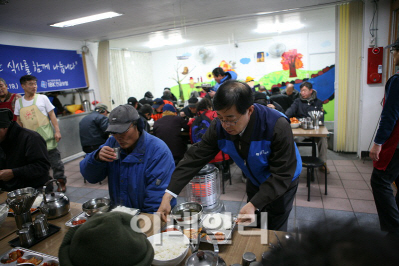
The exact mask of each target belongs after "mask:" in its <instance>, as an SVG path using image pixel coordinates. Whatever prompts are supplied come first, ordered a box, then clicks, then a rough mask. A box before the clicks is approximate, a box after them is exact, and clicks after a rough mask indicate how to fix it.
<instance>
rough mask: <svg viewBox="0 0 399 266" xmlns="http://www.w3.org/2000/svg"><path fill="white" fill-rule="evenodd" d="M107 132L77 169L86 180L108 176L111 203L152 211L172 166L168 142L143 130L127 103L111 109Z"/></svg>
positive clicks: (167, 180)
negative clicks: (104, 141) (108, 136)
mask: <svg viewBox="0 0 399 266" xmlns="http://www.w3.org/2000/svg"><path fill="white" fill-rule="evenodd" d="M107 132H109V133H111V135H112V136H111V137H110V138H108V140H107V142H106V143H105V144H104V145H102V146H101V147H100V148H99V149H98V150H97V151H95V152H92V153H90V154H88V155H87V156H86V158H85V159H83V160H82V161H81V162H80V172H81V173H82V175H83V177H84V178H85V179H86V180H87V181H89V182H90V183H97V182H100V181H102V180H104V179H105V178H106V177H107V176H108V187H109V194H110V196H111V201H112V202H113V204H117V205H122V206H126V207H131V208H138V209H140V210H141V211H142V212H146V213H153V212H155V211H156V210H157V209H158V207H159V204H160V203H161V200H162V195H163V193H164V191H165V189H166V188H167V186H168V185H169V182H170V178H171V175H172V173H173V170H174V168H175V163H174V160H173V156H172V153H171V152H170V150H169V148H168V146H166V144H165V143H164V142H163V141H162V140H160V139H158V138H156V137H154V136H152V135H150V134H148V133H147V132H146V131H145V130H143V123H142V121H141V119H140V116H139V114H138V112H137V111H136V109H134V107H133V106H131V105H129V104H125V105H120V106H118V107H116V108H115V109H114V110H112V112H111V113H110V115H109V126H108V128H107ZM114 148H120V153H119V154H116V153H115V151H114ZM175 204H176V201H173V202H172V205H175Z"/></svg>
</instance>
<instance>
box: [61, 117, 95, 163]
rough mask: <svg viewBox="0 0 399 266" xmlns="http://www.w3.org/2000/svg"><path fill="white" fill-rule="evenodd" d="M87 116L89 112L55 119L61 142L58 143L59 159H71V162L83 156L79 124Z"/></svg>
mask: <svg viewBox="0 0 399 266" xmlns="http://www.w3.org/2000/svg"><path fill="white" fill-rule="evenodd" d="M88 114H90V112H86V113H80V114H73V115H67V116H59V117H57V120H58V125H59V127H60V131H61V140H60V142H58V150H59V151H60V152H61V159H63V160H64V159H65V158H69V157H71V160H73V159H75V158H77V157H79V156H81V155H83V154H84V153H83V151H82V146H81V145H80V137H79V122H80V120H82V119H83V118H84V117H85V116H86V115H88ZM74 157H75V158H74Z"/></svg>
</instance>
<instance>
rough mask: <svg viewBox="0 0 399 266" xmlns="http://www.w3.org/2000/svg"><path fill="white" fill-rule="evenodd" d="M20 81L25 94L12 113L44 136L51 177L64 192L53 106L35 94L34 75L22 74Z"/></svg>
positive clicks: (35, 81) (19, 121) (58, 137)
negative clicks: (51, 170) (51, 172)
mask: <svg viewBox="0 0 399 266" xmlns="http://www.w3.org/2000/svg"><path fill="white" fill-rule="evenodd" d="M20 83H21V86H22V89H23V90H24V92H25V95H24V97H22V98H21V99H19V100H18V101H16V103H15V110H14V114H15V115H16V116H17V122H18V124H20V126H22V127H24V128H27V129H30V130H33V131H36V132H38V133H39V134H40V135H41V136H42V137H43V138H44V140H45V141H46V145H47V151H48V155H49V161H50V164H51V168H52V169H53V177H54V179H57V180H58V182H59V183H60V185H61V191H62V192H65V191H66V186H65V184H66V176H65V174H64V164H63V163H62V161H61V154H60V152H59V151H58V149H57V142H59V141H60V139H61V133H60V128H59V126H58V121H57V118H56V116H55V114H54V106H53V105H52V104H51V102H50V100H49V99H48V98H47V96H45V95H40V94H36V91H37V78H36V77H34V76H32V75H25V76H22V77H21V78H20ZM49 118H50V120H51V124H52V125H53V126H54V129H55V132H54V130H53V127H52V126H51V124H50V120H49Z"/></svg>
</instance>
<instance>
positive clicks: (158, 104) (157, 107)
mask: <svg viewBox="0 0 399 266" xmlns="http://www.w3.org/2000/svg"><path fill="white" fill-rule="evenodd" d="M164 105H165V102H164V100H162V99H161V98H156V99H155V100H154V102H153V103H152V108H154V113H153V114H152V116H151V117H152V119H154V122H155V121H157V120H158V119H160V118H161V117H162V108H163V106H164Z"/></svg>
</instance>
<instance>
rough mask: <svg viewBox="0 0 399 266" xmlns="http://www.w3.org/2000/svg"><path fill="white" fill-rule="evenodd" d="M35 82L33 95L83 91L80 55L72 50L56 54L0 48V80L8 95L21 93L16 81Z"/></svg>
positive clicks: (83, 79)
mask: <svg viewBox="0 0 399 266" xmlns="http://www.w3.org/2000/svg"><path fill="white" fill-rule="evenodd" d="M24 75H33V76H35V77H36V78H37V91H38V92H46V91H59V90H66V89H80V88H86V87H87V83H86V78H85V72H84V66H83V60H82V55H81V54H78V53H77V52H76V50H73V51H70V50H56V49H43V48H31V47H22V46H11V45H1V44H0V77H1V78H3V79H4V80H5V81H6V82H7V84H8V90H9V91H10V92H12V93H22V94H23V93H24V91H23V89H22V87H21V84H20V83H19V79H20V78H21V77H22V76H24Z"/></svg>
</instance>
